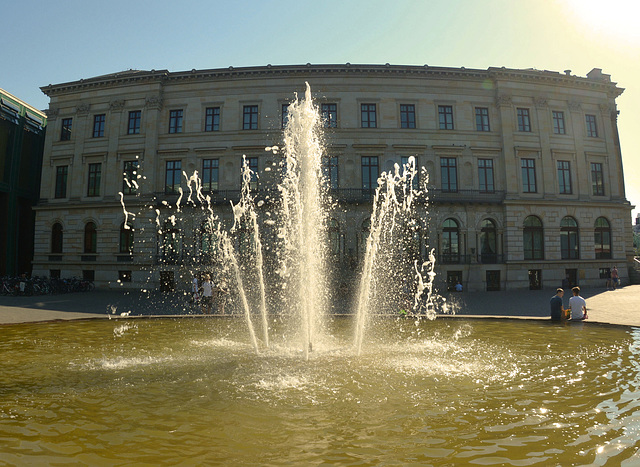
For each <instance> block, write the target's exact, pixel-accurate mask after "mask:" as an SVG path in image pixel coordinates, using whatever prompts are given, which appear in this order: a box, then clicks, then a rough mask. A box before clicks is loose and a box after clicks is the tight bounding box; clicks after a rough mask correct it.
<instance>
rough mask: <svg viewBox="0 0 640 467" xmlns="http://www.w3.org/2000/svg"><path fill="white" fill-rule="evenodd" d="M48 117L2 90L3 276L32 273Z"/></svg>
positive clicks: (0, 237) (0, 232)
mask: <svg viewBox="0 0 640 467" xmlns="http://www.w3.org/2000/svg"><path fill="white" fill-rule="evenodd" d="M46 125H47V118H46V116H45V114H44V113H43V112H40V111H39V110H36V109H34V108H33V107H31V106H30V105H28V104H26V103H25V102H22V101H21V100H20V99H18V98H16V97H15V96H13V95H11V94H9V93H8V92H6V91H4V90H3V89H0V276H16V275H19V274H22V273H27V274H29V273H30V272H31V261H32V259H33V250H34V244H33V243H34V225H35V213H34V211H33V206H35V204H36V203H37V202H38V198H39V195H40V176H41V173H42V153H43V150H44V136H45V130H46Z"/></svg>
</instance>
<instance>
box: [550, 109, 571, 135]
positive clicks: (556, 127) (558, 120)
mask: <svg viewBox="0 0 640 467" xmlns="http://www.w3.org/2000/svg"><path fill="white" fill-rule="evenodd" d="M551 119H552V120H553V133H554V134H556V135H566V134H567V126H566V122H565V119H564V112H563V111H561V110H552V111H551Z"/></svg>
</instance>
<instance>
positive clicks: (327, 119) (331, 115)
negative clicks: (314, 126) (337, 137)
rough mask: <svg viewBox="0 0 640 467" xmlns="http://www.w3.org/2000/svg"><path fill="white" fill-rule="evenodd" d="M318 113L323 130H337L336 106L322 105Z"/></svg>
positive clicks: (333, 104)
mask: <svg viewBox="0 0 640 467" xmlns="http://www.w3.org/2000/svg"><path fill="white" fill-rule="evenodd" d="M320 112H321V115H322V126H323V127H324V128H338V104H336V103H334V102H325V103H322V104H321V105H320Z"/></svg>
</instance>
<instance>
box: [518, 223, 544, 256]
mask: <svg viewBox="0 0 640 467" xmlns="http://www.w3.org/2000/svg"><path fill="white" fill-rule="evenodd" d="M522 243H523V246H524V259H544V231H543V229H542V221H541V220H540V218H538V217H536V216H529V217H527V218H526V219H525V220H524V225H523V233H522Z"/></svg>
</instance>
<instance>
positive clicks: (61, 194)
mask: <svg viewBox="0 0 640 467" xmlns="http://www.w3.org/2000/svg"><path fill="white" fill-rule="evenodd" d="M68 176H69V166H67V165H60V166H58V167H56V192H55V197H56V198H66V197H67V177H68Z"/></svg>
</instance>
